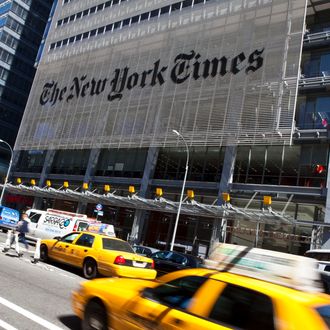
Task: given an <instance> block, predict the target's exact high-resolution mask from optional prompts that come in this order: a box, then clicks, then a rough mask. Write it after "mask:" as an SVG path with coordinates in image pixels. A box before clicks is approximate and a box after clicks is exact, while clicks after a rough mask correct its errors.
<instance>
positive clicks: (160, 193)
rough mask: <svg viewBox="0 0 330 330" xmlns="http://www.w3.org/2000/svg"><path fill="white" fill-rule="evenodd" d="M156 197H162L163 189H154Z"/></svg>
mask: <svg viewBox="0 0 330 330" xmlns="http://www.w3.org/2000/svg"><path fill="white" fill-rule="evenodd" d="M156 195H157V196H158V197H161V196H163V189H162V188H156Z"/></svg>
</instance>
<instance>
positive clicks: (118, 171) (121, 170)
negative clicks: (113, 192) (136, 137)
mask: <svg viewBox="0 0 330 330" xmlns="http://www.w3.org/2000/svg"><path fill="white" fill-rule="evenodd" d="M147 153H148V150H147V149H103V150H102V151H101V154H100V156H99V161H98V164H97V168H96V175H98V176H113V177H128V178H142V176H143V170H144V166H145V161H146V158H147Z"/></svg>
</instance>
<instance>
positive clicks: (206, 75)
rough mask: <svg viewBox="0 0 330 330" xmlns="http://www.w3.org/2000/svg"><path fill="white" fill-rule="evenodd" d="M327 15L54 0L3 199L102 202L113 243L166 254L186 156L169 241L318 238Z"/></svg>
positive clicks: (324, 177) (322, 230) (290, 7)
mask: <svg viewBox="0 0 330 330" xmlns="http://www.w3.org/2000/svg"><path fill="white" fill-rule="evenodd" d="M329 13H330V5H328V4H327V2H325V1H317V0H313V1H312V0H310V1H308V2H307V1H305V0H280V1H279V0H276V1H275V0H259V1H256V0H248V1H242V0H235V1H221V2H219V1H216V0H185V1H173V0H166V1H159V0H149V1H142V0H141V1H140V0H130V1H128V0H127V1H123V0H110V1H104V0H103V1H102V0H93V1H77V0H71V1H62V2H59V4H58V6H57V9H56V11H55V13H54V19H53V22H52V25H51V27H50V31H49V34H48V37H47V39H46V41H45V48H44V52H43V56H42V58H41V60H40V64H39V66H38V70H37V73H36V76H35V79H34V82H33V87H32V90H31V93H30V96H29V100H28V104H27V107H26V112H25V114H24V119H23V121H22V125H21V127H20V131H19V136H18V139H17V142H16V145H15V167H14V170H13V172H12V175H11V177H12V182H14V180H15V179H17V178H20V180H21V181H22V182H23V184H20V185H18V186H15V184H12V185H10V187H9V192H10V194H8V195H7V203H8V204H10V205H12V206H15V203H16V204H17V203H29V204H31V206H32V204H33V205H34V206H35V207H38V208H47V207H53V208H62V209H66V210H71V211H80V212H86V213H87V214H88V215H90V216H93V215H95V205H96V203H100V202H101V203H102V204H103V210H102V215H101V216H102V219H103V221H105V222H110V223H113V224H114V225H115V228H116V230H117V234H118V236H119V237H122V238H125V239H127V238H128V239H132V240H135V241H137V242H143V243H144V244H147V245H151V246H155V247H159V248H165V247H168V246H169V244H170V242H171V239H172V235H173V228H174V224H175V220H176V212H177V209H178V206H179V204H181V203H180V196H181V195H180V193H181V189H182V186H183V179H184V177H185V174H186V163H187V157H188V156H189V159H188V172H187V181H186V186H185V191H184V200H183V205H184V207H183V208H182V211H181V212H182V213H181V216H180V220H179V223H178V230H177V233H176V237H175V243H176V244H175V248H176V249H181V250H185V251H189V252H192V253H196V254H200V255H205V254H206V253H207V251H208V249H209V248H210V245H211V244H212V242H214V241H217V240H219V239H220V240H226V241H227V242H233V243H238V244H244V245H249V246H259V247H264V248H271V249H276V250H281V251H287V252H292V253H298V254H302V253H303V252H304V251H305V250H307V249H308V248H309V247H310V246H311V245H312V246H321V245H322V244H323V245H324V244H326V242H327V235H328V230H327V228H328V224H329V223H330V213H329V211H327V206H328V205H329V202H330V196H329V197H328V194H327V187H328V185H329V184H330V181H329V179H328V158H329V137H330V135H329V133H328V132H329V125H328V120H330V118H328V113H329V111H330V110H328V107H327V104H328V103H329V100H330V96H329V95H328V94H329V93H328V91H327V89H328V86H329V84H330V61H328V58H330V57H329V56H330V51H329V49H328V48H329V47H328V46H329V44H330V20H329V19H328V17H329ZM173 130H175V131H177V132H178V133H179V135H180V136H178V135H177V134H174V133H173ZM31 179H32V181H31ZM64 181H67V182H68V183H66V185H63V182H64ZM31 182H32V183H31ZM35 185H36V187H35ZM68 185H69V187H68ZM47 186H48V188H47ZM49 186H51V189H50V188H49ZM129 186H132V187H134V189H133V188H131V189H130V192H129ZM25 188H26V189H25ZM34 188H35V189H34ZM157 188H162V193H161V190H160V189H158V190H157ZM24 189H25V190H24ZM47 189H48V190H47ZM109 189H110V193H109ZM186 190H190V192H189V195H188V196H186ZM56 191H57V192H56ZM64 191H65V193H67V194H66V195H65V194H64ZM156 191H157V192H156ZM62 192H63V193H62ZM223 193H225V195H223ZM228 194H229V195H228ZM24 195H25V196H24ZM27 195H29V196H27ZM265 195H266V196H271V197H272V204H271V205H270V203H268V204H267V203H266V202H265V200H264V199H263V197H264V196H265ZM86 196H87V197H88V198H87V197H86ZM93 196H94V197H95V196H96V197H97V196H99V197H98V198H99V199H97V198H96V197H95V198H94V199H92V197H93ZM328 199H329V200H328ZM266 200H267V201H269V199H266ZM155 201H156V202H155ZM155 203H158V204H157V205H155ZM163 205H166V206H164V207H163ZM215 209H216V210H221V213H217V212H218V211H217V212H213V211H214V210H215ZM212 212H213V213H212Z"/></svg>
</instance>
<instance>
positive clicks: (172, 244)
mask: <svg viewBox="0 0 330 330" xmlns="http://www.w3.org/2000/svg"><path fill="white" fill-rule="evenodd" d="M172 132H173V133H174V134H176V135H177V136H178V137H180V138H181V139H182V140H183V142H184V144H185V146H186V152H187V160H186V171H185V173H184V179H183V183H182V190H181V196H180V202H179V208H178V213H177V214H176V219H175V224H174V231H173V236H172V242H171V248H170V250H171V251H173V247H174V241H175V236H176V231H177V229H178V224H179V218H180V211H181V205H182V199H183V194H184V188H185V186H186V180H187V174H188V165H189V148H188V144H187V142H186V140H185V139H184V137H183V136H182V134H180V133H179V132H178V131H177V130H175V129H173V130H172Z"/></svg>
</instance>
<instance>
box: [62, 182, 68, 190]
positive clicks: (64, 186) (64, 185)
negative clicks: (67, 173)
mask: <svg viewBox="0 0 330 330" xmlns="http://www.w3.org/2000/svg"><path fill="white" fill-rule="evenodd" d="M63 188H65V189H67V188H69V181H64V182H63Z"/></svg>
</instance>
